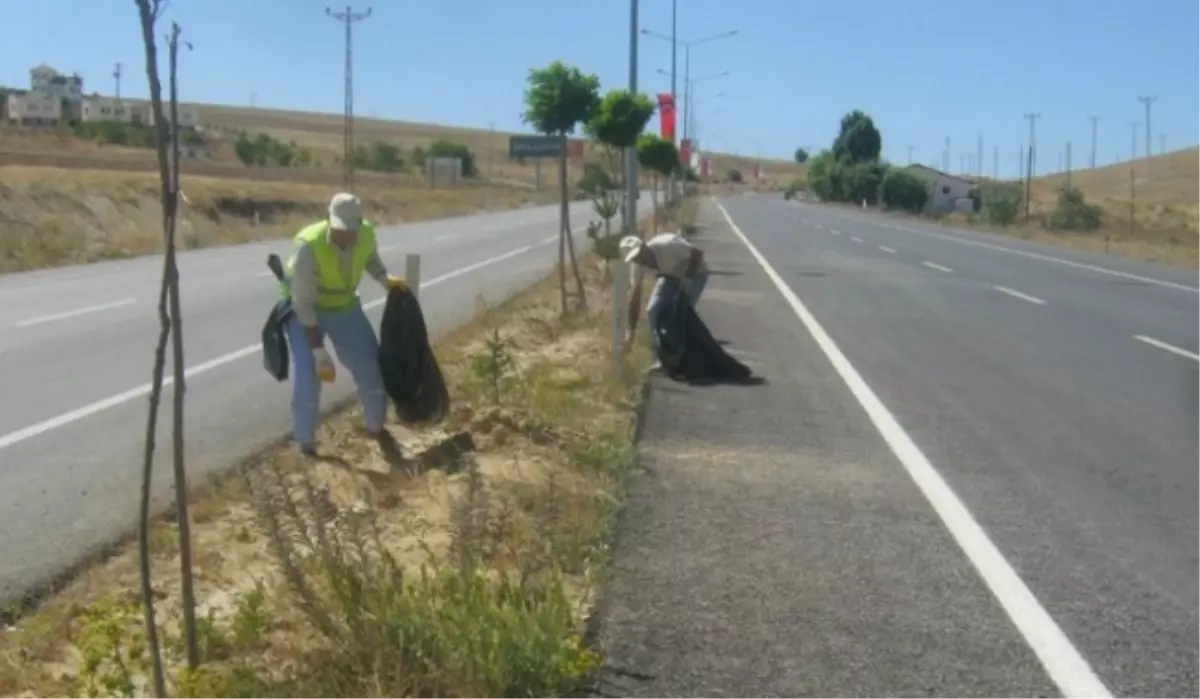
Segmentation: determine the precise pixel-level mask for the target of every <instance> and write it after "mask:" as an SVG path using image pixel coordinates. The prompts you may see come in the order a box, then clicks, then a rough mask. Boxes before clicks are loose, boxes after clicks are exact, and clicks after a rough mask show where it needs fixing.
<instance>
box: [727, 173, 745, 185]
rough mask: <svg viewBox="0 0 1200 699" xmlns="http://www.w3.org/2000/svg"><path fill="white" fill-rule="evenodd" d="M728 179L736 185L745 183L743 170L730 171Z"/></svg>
mask: <svg viewBox="0 0 1200 699" xmlns="http://www.w3.org/2000/svg"><path fill="white" fill-rule="evenodd" d="M726 177H727V178H728V179H729V181H730V182H732V183H734V184H741V183H742V182H743V178H742V171H741V170H737V169H734V170H730V171H729V173H728V174H727V175H726Z"/></svg>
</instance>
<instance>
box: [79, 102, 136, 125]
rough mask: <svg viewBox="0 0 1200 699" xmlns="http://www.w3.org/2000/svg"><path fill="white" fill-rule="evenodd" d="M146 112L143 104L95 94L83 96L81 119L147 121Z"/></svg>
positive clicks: (80, 111)
mask: <svg viewBox="0 0 1200 699" xmlns="http://www.w3.org/2000/svg"><path fill="white" fill-rule="evenodd" d="M146 112H147V109H146V107H145V105H142V104H137V103H134V102H129V101H127V100H120V99H114V98H112V97H101V96H99V95H93V96H91V97H84V98H83V103H82V104H81V105H80V108H79V119H80V120H81V121H121V122H125V123H130V122H135V123H136V122H144V121H146Z"/></svg>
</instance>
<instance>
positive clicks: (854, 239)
mask: <svg viewBox="0 0 1200 699" xmlns="http://www.w3.org/2000/svg"><path fill="white" fill-rule="evenodd" d="M850 240H853V241H854V242H856V243H861V242H862V241H863V239H862V238H859V237H858V236H851V237H850Z"/></svg>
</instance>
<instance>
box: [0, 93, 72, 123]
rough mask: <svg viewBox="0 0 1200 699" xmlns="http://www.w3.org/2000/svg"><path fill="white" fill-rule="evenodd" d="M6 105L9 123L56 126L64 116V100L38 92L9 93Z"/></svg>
mask: <svg viewBox="0 0 1200 699" xmlns="http://www.w3.org/2000/svg"><path fill="white" fill-rule="evenodd" d="M6 107H7V109H6V110H5V114H6V115H7V118H8V123H10V124H16V125H20V126H55V125H57V124H58V122H60V121H62V118H63V105H62V100H61V99H59V98H58V97H56V96H53V95H44V94H41V93H38V92H27V93H25V94H23V95H18V94H15V93H13V94H9V96H8V104H7V105H6Z"/></svg>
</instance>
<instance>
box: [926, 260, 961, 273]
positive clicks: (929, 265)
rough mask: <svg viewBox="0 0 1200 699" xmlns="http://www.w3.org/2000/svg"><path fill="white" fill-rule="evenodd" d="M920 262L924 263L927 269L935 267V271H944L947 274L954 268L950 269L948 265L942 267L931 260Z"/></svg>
mask: <svg viewBox="0 0 1200 699" xmlns="http://www.w3.org/2000/svg"><path fill="white" fill-rule="evenodd" d="M921 264H923V265H925V266H926V267H928V268H929V269H936V270H937V271H939V272H945V273H946V274H949V273H951V272H953V271H954V270H952V269H950V268H949V267H943V266H941V265H939V264H934V263H933V262H928V261H926V262H922V263H921Z"/></svg>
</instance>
